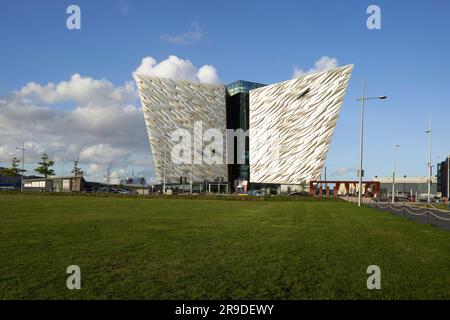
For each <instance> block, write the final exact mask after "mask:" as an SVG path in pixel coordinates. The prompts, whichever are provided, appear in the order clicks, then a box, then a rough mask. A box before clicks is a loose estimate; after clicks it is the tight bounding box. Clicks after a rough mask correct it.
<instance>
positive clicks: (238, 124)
mask: <svg viewBox="0 0 450 320" xmlns="http://www.w3.org/2000/svg"><path fill="white" fill-rule="evenodd" d="M264 86H265V84H262V83H256V82H250V81H243V80H238V81H235V82H232V83H230V84H228V85H227V86H226V88H227V128H228V129H233V130H237V129H242V130H243V131H244V132H245V131H247V130H248V128H249V91H250V90H252V89H256V88H260V87H264ZM233 154H234V161H233V164H229V165H228V181H230V182H231V183H232V184H233V182H234V181H236V180H239V179H241V180H247V181H249V180H250V168H249V144H248V138H246V139H245V151H244V158H245V164H238V163H237V154H238V153H237V141H236V138H235V142H234V152H233Z"/></svg>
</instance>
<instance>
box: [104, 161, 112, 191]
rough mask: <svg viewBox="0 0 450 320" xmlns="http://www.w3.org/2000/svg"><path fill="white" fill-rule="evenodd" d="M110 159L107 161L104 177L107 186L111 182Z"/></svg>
mask: <svg viewBox="0 0 450 320" xmlns="http://www.w3.org/2000/svg"><path fill="white" fill-rule="evenodd" d="M112 165H113V163H112V161H110V162H109V163H108V166H107V167H106V169H105V178H106V184H107V185H108V186H109V185H110V182H111V169H112Z"/></svg>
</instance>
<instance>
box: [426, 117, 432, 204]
mask: <svg viewBox="0 0 450 320" xmlns="http://www.w3.org/2000/svg"><path fill="white" fill-rule="evenodd" d="M431 131H432V129H431V114H430V122H429V125H428V130H427V131H425V133H428V204H430V200H431V199H430V197H431V175H432V172H431V171H432V164H431Z"/></svg>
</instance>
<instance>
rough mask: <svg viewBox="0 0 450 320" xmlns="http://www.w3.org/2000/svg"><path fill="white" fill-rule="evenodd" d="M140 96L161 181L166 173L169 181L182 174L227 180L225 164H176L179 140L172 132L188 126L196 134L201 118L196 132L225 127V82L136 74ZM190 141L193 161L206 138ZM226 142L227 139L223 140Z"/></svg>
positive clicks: (198, 178)
mask: <svg viewBox="0 0 450 320" xmlns="http://www.w3.org/2000/svg"><path fill="white" fill-rule="evenodd" d="M135 80H136V83H137V86H138V90H139V96H140V100H141V104H142V109H143V112H144V118H145V124H146V126H147V132H148V137H149V140H150V146H151V150H152V156H153V161H154V164H155V170H156V176H157V179H158V180H159V181H163V180H164V176H165V177H166V182H167V183H178V182H179V181H180V177H185V178H187V181H190V178H191V177H192V180H193V181H197V182H200V181H205V180H210V181H213V180H215V179H217V178H218V177H220V178H224V180H225V181H226V180H227V175H228V171H227V165H226V164H224V163H223V164H217V163H216V164H208V163H205V162H203V163H201V164H191V163H189V164H176V163H174V162H173V161H172V157H171V152H172V151H173V150H174V147H175V145H177V144H179V143H180V142H179V141H172V139H171V133H172V132H174V131H175V130H177V129H185V130H187V131H188V132H189V133H190V135H191V136H192V137H194V124H195V123H196V122H197V123H198V122H200V121H201V128H197V127H196V131H200V132H195V135H196V136H197V137H201V136H202V133H203V132H204V131H205V130H208V129H219V130H223V131H225V129H226V89H225V86H223V85H216V84H203V83H196V82H193V81H187V80H172V79H165V78H156V77H149V76H144V75H135ZM193 140H194V139H192V141H191V145H190V146H191V148H190V149H191V150H192V156H191V159H192V162H193V161H194V153H196V154H197V155H199V154H200V157H201V153H202V150H203V149H204V147H205V145H207V144H208V142H207V141H206V142H205V141H201V142H200V145H196V148H194V141H193ZM224 144H225V142H224Z"/></svg>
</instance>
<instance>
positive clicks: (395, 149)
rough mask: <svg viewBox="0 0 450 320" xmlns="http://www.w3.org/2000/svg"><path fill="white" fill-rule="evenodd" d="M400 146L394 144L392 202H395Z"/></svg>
mask: <svg viewBox="0 0 450 320" xmlns="http://www.w3.org/2000/svg"><path fill="white" fill-rule="evenodd" d="M398 147H400V145H399V144H396V145H394V163H393V166H392V204H394V202H395V166H396V162H397V149H398Z"/></svg>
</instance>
